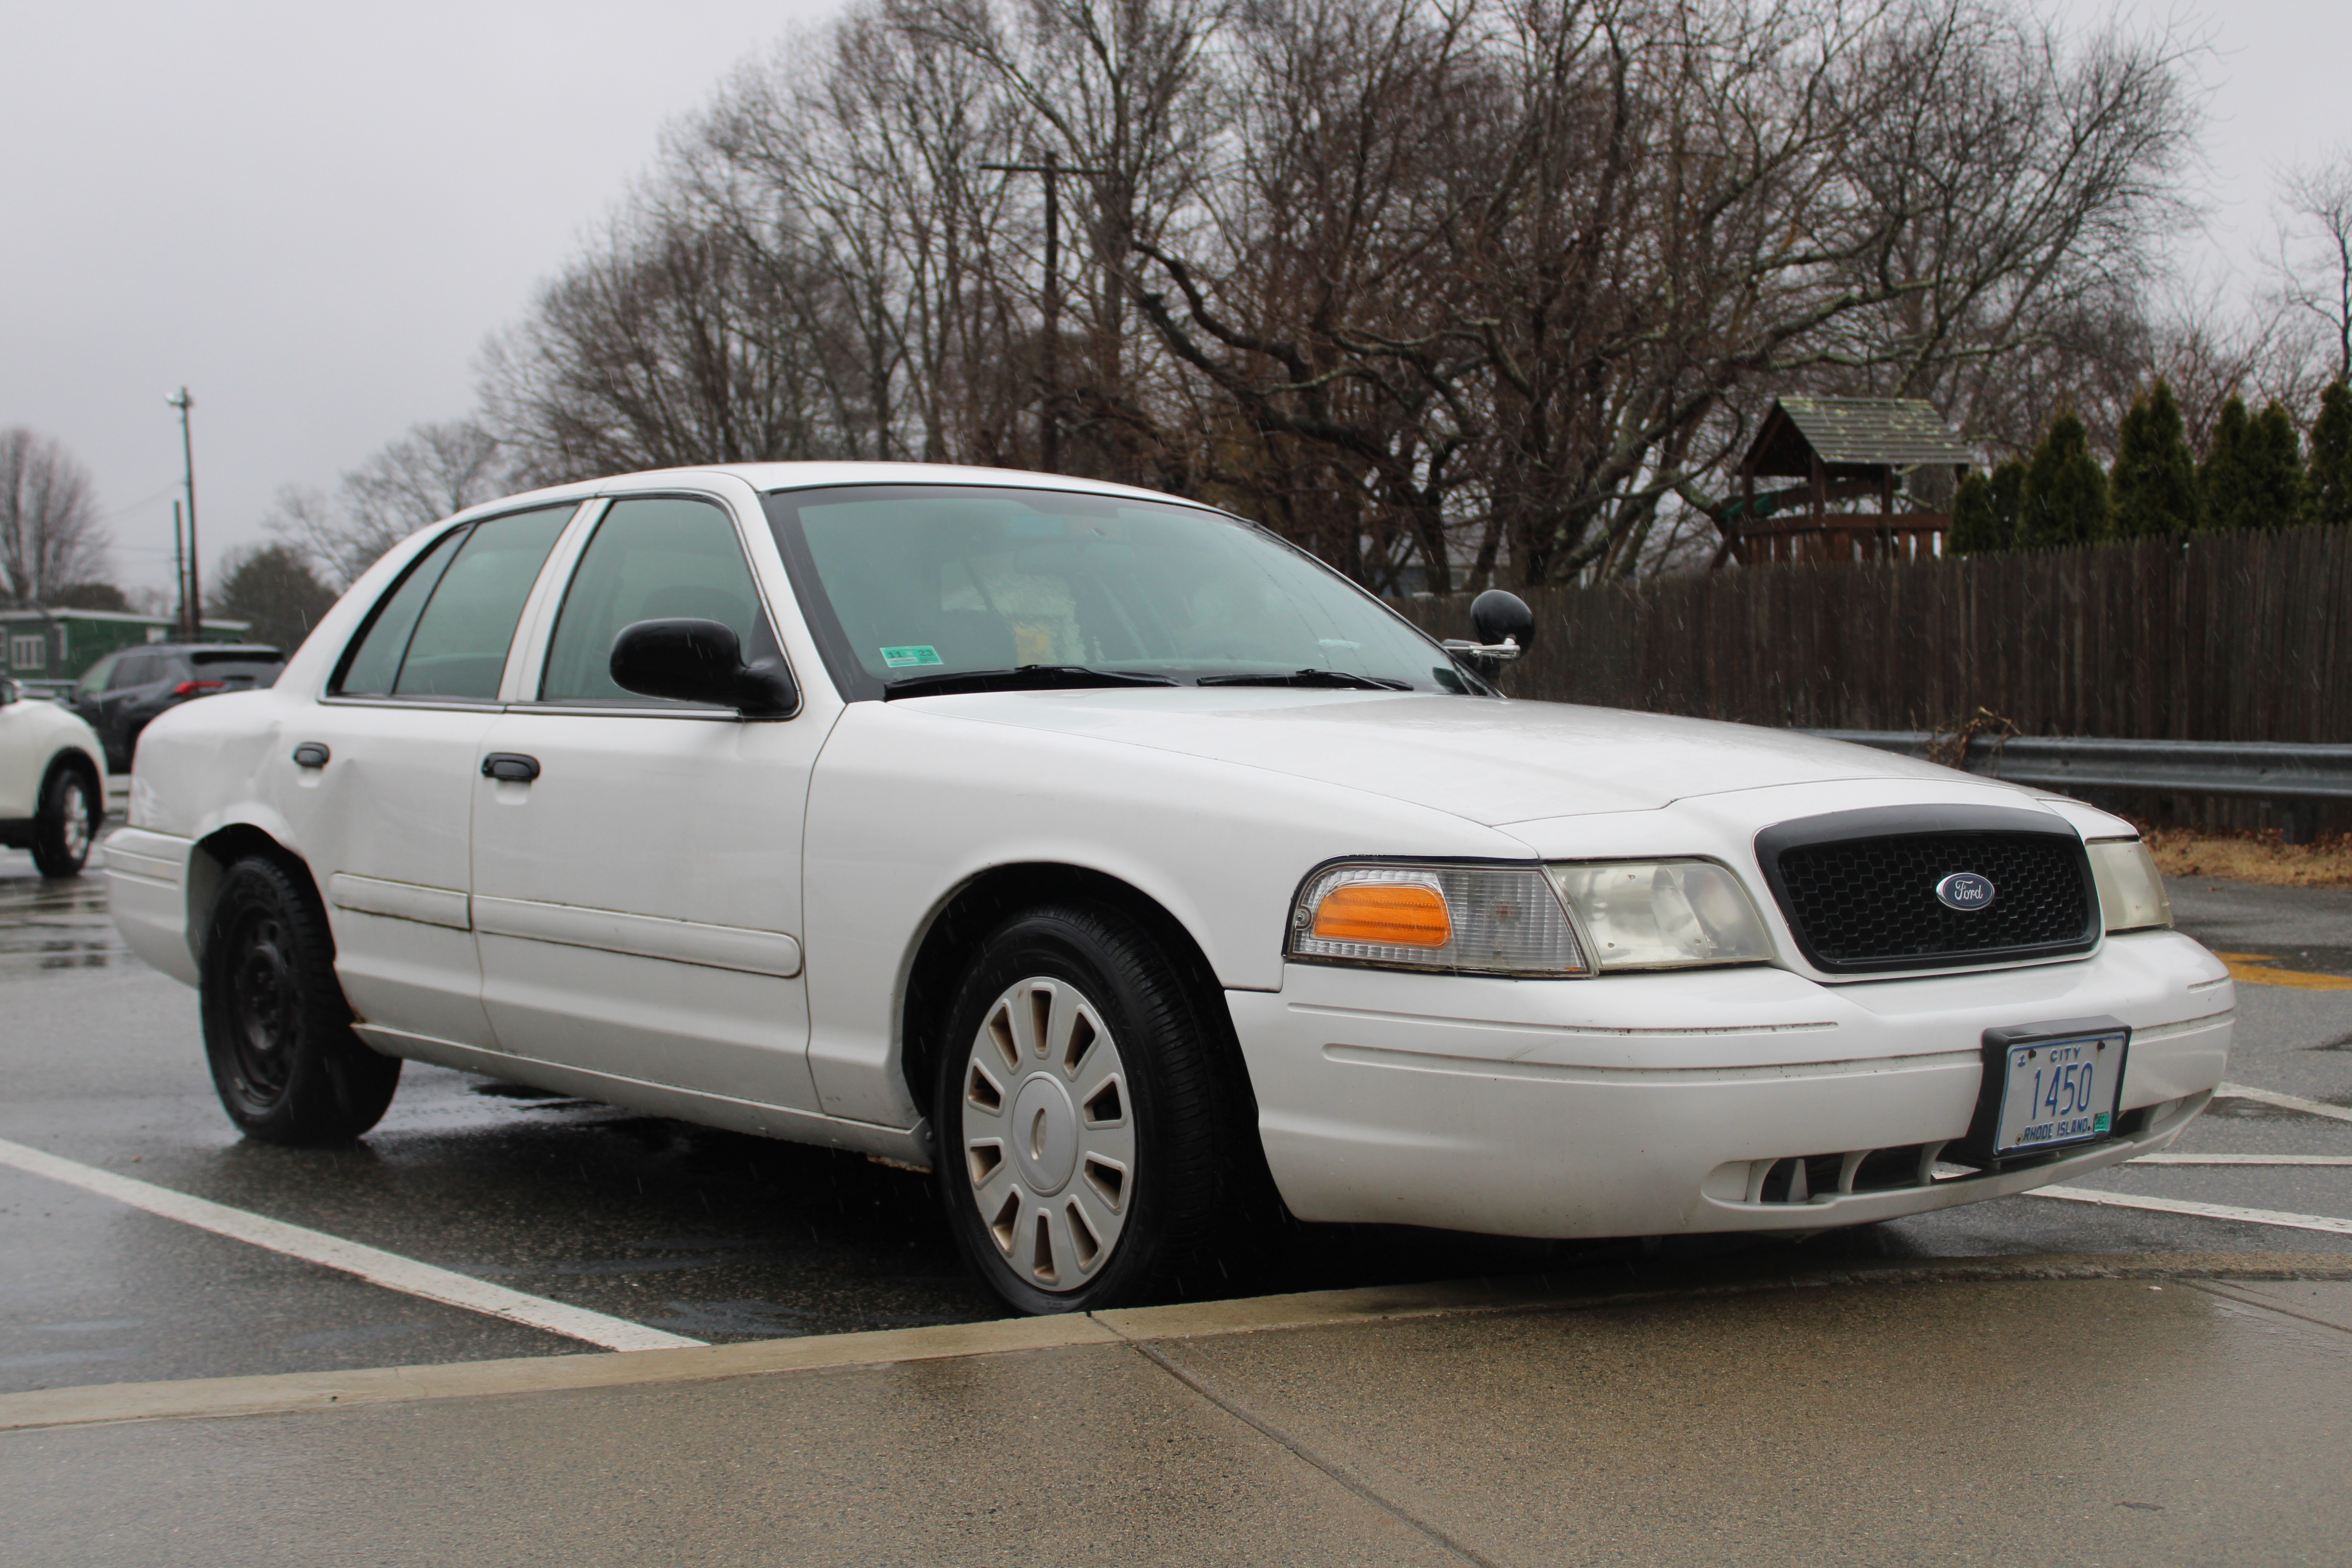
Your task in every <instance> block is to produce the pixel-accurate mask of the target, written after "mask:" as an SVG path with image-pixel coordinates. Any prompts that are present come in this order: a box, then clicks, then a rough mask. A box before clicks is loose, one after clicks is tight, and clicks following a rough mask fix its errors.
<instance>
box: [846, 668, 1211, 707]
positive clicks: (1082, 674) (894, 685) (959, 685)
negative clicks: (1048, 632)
mask: <svg viewBox="0 0 2352 1568" xmlns="http://www.w3.org/2000/svg"><path fill="white" fill-rule="evenodd" d="M1175 684H1176V682H1175V681H1173V680H1171V679H1169V678H1168V677H1167V676H1164V675H1130V674H1128V673H1125V672H1124V671H1120V670H1116V669H1089V668H1087V666H1085V665H1083V664H1024V665H1023V666H1021V667H1020V668H1018V669H959V670H953V671H950V670H941V671H940V673H939V674H937V675H905V676H900V677H899V678H898V679H896V680H891V681H886V682H884V683H883V687H882V700H883V701H885V702H896V701H897V700H898V699H899V698H901V697H952V696H955V695H956V694H958V693H959V692H965V691H1075V690H1077V689H1081V688H1084V687H1089V686H1173V685H1175Z"/></svg>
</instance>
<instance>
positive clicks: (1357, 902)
mask: <svg viewBox="0 0 2352 1568" xmlns="http://www.w3.org/2000/svg"><path fill="white" fill-rule="evenodd" d="M1315 934H1316V935H1317V936H1318V937H1320V938H1322V939H1323V940H1324V941H1326V942H1379V943H1381V944H1382V945H1384V946H1388V947H1444V945H1445V944H1446V943H1447V942H1452V941H1453V940H1454V921H1453V920H1452V919H1451V918H1449V917H1448V916H1447V914H1446V912H1445V896H1444V894H1443V893H1440V892H1439V891H1438V890H1437V889H1434V888H1432V887H1426V886H1424V885H1423V884H1421V883H1419V882H1347V883H1343V884H1341V885H1340V886H1339V887H1337V888H1334V889H1331V891H1330V892H1329V893H1328V894H1326V895H1325V896H1324V899H1323V901H1322V902H1321V903H1320V904H1318V905H1317V906H1316V908H1315Z"/></svg>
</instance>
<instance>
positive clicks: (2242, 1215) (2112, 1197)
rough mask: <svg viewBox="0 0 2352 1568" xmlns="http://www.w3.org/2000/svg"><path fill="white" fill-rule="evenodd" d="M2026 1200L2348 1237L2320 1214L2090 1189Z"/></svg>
mask: <svg viewBox="0 0 2352 1568" xmlns="http://www.w3.org/2000/svg"><path fill="white" fill-rule="evenodd" d="M2024 1195H2025V1196H2027V1197H2029V1198H2064V1199H2066V1200H2067V1201H2068V1202H2070V1203H2077V1204H2105V1205H2108V1206H2109V1207H2112V1208H2119V1209H2154V1210H2155V1211H2156V1212H2158V1214H2185V1215H2198V1216H2200V1217H2201V1218H2204V1219H2234V1220H2241V1221H2243V1222H2244V1223H2245V1224H2247V1225H2275V1226H2284V1227H2285V1228H2286V1229H2288V1230H2323V1231H2326V1232H2328V1233H2330V1234H2331V1235H2335V1236H2352V1219H2336V1218H2335V1217H2334V1216H2333V1215H2324V1214H2285V1213H2283V1212H2281V1211H2280V1210H2277V1209H2248V1208H2240V1207H2239V1206H2238V1205H2235V1204H2199V1203H2191V1202H2189V1200H2188V1199H2186V1198H2144V1197H2141V1196H2140V1195H2139V1194H2137V1193H2106V1192H2101V1191H2099V1190H2097V1189H2096V1188H2094V1187H2036V1188H2035V1189H2034V1190H2033V1191H2032V1192H2030V1193H2027V1194H2024Z"/></svg>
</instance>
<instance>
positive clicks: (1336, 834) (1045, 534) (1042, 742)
mask: <svg viewBox="0 0 2352 1568" xmlns="http://www.w3.org/2000/svg"><path fill="white" fill-rule="evenodd" d="M1504 597H1505V598H1506V599H1507V596H1504ZM1514 613H1516V614H1517V615H1523V614H1524V607H1523V606H1518V605H1517V604H1516V602H1515V601H1514V602H1508V603H1504V604H1501V605H1498V606H1497V607H1496V608H1495V610H1494V612H1493V616H1492V617H1490V618H1491V619H1492V620H1493V622H1494V624H1496V625H1497V626H1508V625H1511V624H1512V622H1513V620H1514V618H1515V615H1514ZM1517 629H1519V630H1520V631H1521V635H1524V623H1523V622H1521V623H1519V624H1518V627H1517ZM1498 651H1499V650H1498V649H1497V648H1496V647H1485V648H1475V647H1450V648H1449V647H1441V646H1440V645H1438V644H1437V643H1435V642H1433V641H1431V640H1430V639H1429V638H1427V637H1424V636H1423V634H1422V633H1421V632H1419V631H1417V630H1416V629H1414V628H1413V627H1412V626H1411V625H1409V624H1407V623H1406V622H1405V621H1403V620H1402V619H1401V618H1400V617H1398V616H1395V615H1393V614H1392V613H1391V612H1390V611H1389V610H1388V609H1387V608H1385V607H1384V606H1382V605H1381V604H1380V603H1379V602H1378V601H1376V600H1374V599H1372V598H1370V597H1369V596H1368V595H1364V594H1363V593H1361V592H1360V591H1358V590H1357V589H1356V588H1354V587H1353V586H1351V585H1350V584H1348V583H1347V582H1346V581H1344V580H1343V579H1342V578H1340V577H1339V576H1338V575H1337V574H1334V573H1332V572H1330V571H1328V569H1326V568H1324V567H1323V566H1321V565H1318V563H1315V562H1314V561H1312V560H1310V559H1309V558H1307V556H1305V555H1303V554H1301V553H1299V552H1297V551H1295V550H1293V549H1291V548H1290V547H1288V546H1287V545H1285V544H1283V543H1282V542H1279V541H1278V540H1276V538H1274V537H1273V536H1272V535H1271V534H1268V533H1266V532H1265V531H1261V530H1258V529H1255V528H1253V527H1251V526H1249V525H1247V524H1245V523H1244V522H1241V521H1236V520H1234V519H1233V518H1231V517H1229V516H1226V515H1225V514H1223V513H1221V512H1218V511H1214V510H1209V509H1207V508H1204V507H1201V506H1196V505H1192V504H1189V503H1185V502H1181V501H1177V500H1170V499H1168V498H1166V497H1162V496H1158V495H1153V494H1150V493H1149V492H1145V491H1140V490H1134V489H1123V488H1120V487H1117V486H1110V485H1100V484H1093V483H1088V482H1086V481H1081V480H1073V479H1059V478H1054V477H1049V476H1043V475H1033V474H1017V473H1002V472H994V471H986V470H975V469H958V468H925V467H912V466H897V465H887V466H886V465H864V464H793V465H760V466H744V467H730V468H709V469H693V470H678V471H674V472H666V473H655V474H642V475H635V476H632V477H630V478H626V479H613V480H607V481H604V482H601V483H596V484H589V485H580V486H575V487H572V488H568V489H552V490H546V491H541V492H539V493H536V494H532V495H527V496H521V497H518V498H515V499H514V500H508V501H503V502H500V503H499V504H497V505H494V506H488V507H483V508H480V509H478V510H474V511H470V512H467V513H465V514H463V515H461V516H459V517H457V518H455V519H452V520H451V521H448V522H446V523H443V524H440V525H437V526H436V527H433V528H430V529H427V530H425V531H423V532H421V533H419V534H418V535H416V536H415V538H414V539H412V540H410V541H408V542H406V543H405V544H404V545H403V546H401V547H400V548H399V549H396V550H394V552H392V553H391V554H390V555H389V556H387V557H386V558H385V559H384V560H383V561H382V562H381V563H378V564H377V565H376V566H375V567H374V568H373V570H372V571H370V572H369V573H368V574H367V575H366V576H365V577H364V578H362V580H361V581H360V582H359V583H358V584H356V585H355V586H354V587H353V588H352V591H351V593H349V594H348V595H345V596H344V598H343V600H342V602H341V604H340V605H337V606H336V607H335V609H334V610H333V612H332V613H331V614H330V615H329V616H327V618H326V619H325V620H324V621H323V622H322V623H321V624H320V627H319V629H318V630H317V631H316V632H315V633H314V634H313V635H312V636H311V637H310V640H309V642H307V643H306V644H304V646H303V647H302V649H301V651H300V652H299V654H298V655H297V656H296V657H295V658H294V659H293V660H292V662H291V663H290V664H289V665H288V667H287V668H286V671H285V673H284V675H283V676H282V677H281V678H280V679H278V683H277V685H276V686H274V687H272V688H270V689H268V690H262V691H254V692H249V693H237V694H232V695H228V696H224V697H220V698H216V699H215V700H211V701H206V702H197V703H190V704H188V705H187V706H185V707H183V708H179V709H176V710H173V711H171V712H170V713H167V714H166V715H164V716H163V718H161V719H159V720H158V721H156V722H155V723H154V724H153V726H152V728H150V729H149V730H148V731H147V733H146V736H145V739H144V741H143V743H142V750H141V755H140V767H139V772H138V773H137V775H136V776H135V778H134V780H133V785H132V798H131V826H129V827H128V828H127V829H125V830H123V831H121V832H120V833H118V834H117V835H116V836H115V837H113V838H112V839H111V840H110V842H109V844H108V847H107V868H108V874H109V876H110V879H111V885H112V894H113V907H114V910H115V918H116V919H117V921H119V922H120V924H121V928H122V931H123V933H124V935H125V936H126V937H127V938H128V940H129V941H130V942H131V945H132V946H133V947H134V948H136V949H137V951H138V952H140V953H141V954H142V955H143V956H144V957H146V958H147V959H148V960H149V961H150V962H152V963H154V964H156V965H157V966H159V967H161V968H163V969H164V970H167V971H169V972H170V973H173V974H176V975H178V976H179V977H180V978H182V979H184V980H185V981H187V982H188V983H190V984H194V985H197V986H199V987H201V989H202V994H203V1008H202V1012H203V1018H204V1028H205V1044H206V1047H207V1050H208V1052H209V1054H210V1057H211V1063H212V1068H213V1072H214V1075H215V1079H216V1081H217V1083H218V1085H219V1089H220V1094H221V1098H222V1100H223V1101H224V1103H225V1104H226V1107H227V1109H228V1111H229V1114H230V1115H231V1116H232V1117H233V1118H234V1119H235V1120H236V1122H237V1123H238V1124H239V1125H240V1126H241V1127H243V1128H244V1129H245V1130H246V1131H247V1132H249V1133H251V1134H252V1135H254V1136H257V1137H262V1138H271V1139H279V1140H287V1141H296V1142H304V1141H321V1140H331V1139H344V1138H351V1137H354V1136H356V1135H358V1134H360V1133H362V1132H364V1131H367V1129H368V1128H370V1127H371V1126H373V1124H374V1122H375V1121H376V1120H377V1118H378V1117H379V1116H380V1115H381V1114H382V1113H383V1110H384V1108H385V1106H386V1104H387V1102H388V1101H389V1100H390V1099H391V1096H392V1093H393V1090H394V1082H395V1080H396V1079H397V1076H398V1073H399V1067H400V1061H401V1058H417V1059H420V1060H425V1061H432V1062H440V1063H445V1064H447V1065H449V1066H451V1067H455V1068H464V1069H467V1070H468V1071H473V1072H480V1073H488V1074H492V1075H495V1076H497V1077H499V1078H501V1079H514V1080H519V1081H521V1082H525V1083H530V1084H535V1085H538V1086H541V1087H543V1088H546V1089H552V1090H557V1091H560V1092H563V1093H568V1094H575V1095H580V1096H583V1097H588V1098H593V1099H597V1100H608V1101H613V1102H615V1103H619V1104H624V1105H629V1106H635V1107H639V1108H642V1109H644V1110H648V1111H653V1112H657V1113H660V1114H663V1115H667V1116H675V1117H681V1118H685V1119H687V1120H690V1121H702V1122H708V1123H711V1124H713V1125H716V1126H721V1127H729V1128H735V1129H740V1130H742V1131H749V1132H757V1133H765V1134H769V1135H772V1136H775V1137H780V1138H791V1139H800V1140H805V1141H808V1142H817V1143H827V1144H833V1145H836V1146H840V1147H843V1148H847V1149H855V1150H863V1151H865V1152H867V1153H870V1154H873V1155H876V1156H878V1157H881V1158H883V1159H886V1160H892V1161H899V1162H904V1163H909V1164H915V1165H919V1166H926V1167H929V1168H932V1169H934V1170H936V1172H937V1173H938V1180H939V1183H940V1190H941V1194H942V1197H943V1200H944V1202H945V1204H946V1206H947V1211H948V1213H949V1215H950V1217H951V1220H952V1223H953V1225H954V1227H955V1230H956V1234H957V1235H958V1237H959V1238H960V1239H961V1245H962V1246H963V1247H964V1249H965V1251H966V1252H967V1254H968V1255H969V1257H970V1258H971V1261H972V1263H973V1265H974V1267H975V1268H978V1269H979V1271H980V1272H981V1273H982V1275H983V1276H985V1277H986V1279H988V1281H989V1282H990V1283H991V1284H992V1286H993V1287H994V1288H995V1289H997V1290H998V1291H1000V1292H1001V1293H1002V1294H1003V1296H1004V1297H1005V1298H1006V1299H1007V1300H1010V1301H1012V1302H1013V1304H1015V1305H1016V1306H1019V1307H1022V1308H1024V1309H1027V1310H1039V1311H1052V1310H1070V1309H1076V1308H1085V1307H1093V1306H1099V1305H1102V1304H1105V1303H1107V1302H1111V1301H1116V1300H1130V1299H1134V1298H1136V1297H1138V1296H1139V1295H1143V1294H1147V1293H1149V1292H1151V1291H1154V1290H1159V1289H1168V1288H1169V1287H1170V1285H1171V1281H1178V1280H1181V1279H1182V1278H1183V1277H1184V1274H1185V1271H1186V1270H1187V1269H1188V1268H1194V1267H1196V1266H1197V1265H1198V1264H1199V1263H1200V1262H1201V1261H1202V1260H1203V1259H1206V1258H1213V1257H1214V1256H1215V1255H1217V1254H1218V1252H1219V1250H1220V1249H1221V1248H1223V1247H1227V1246H1229V1245H1232V1244H1233V1243H1234V1239H1235V1237H1237V1236H1238V1235H1239V1234H1240V1231H1241V1229H1242V1228H1243V1227H1242V1226H1240V1225H1239V1224H1238V1223H1237V1220H1236V1216H1237V1215H1244V1214H1246V1213H1247V1212H1249V1211H1251V1210H1252V1209H1253V1208H1254V1207H1255V1206H1258V1201H1259V1197H1260V1194H1263V1193H1264V1192H1265V1190H1266V1188H1267V1186H1268V1184H1269V1182H1270V1184H1271V1187H1272V1189H1273V1190H1275V1191H1277V1192H1278V1193H1279V1194H1280V1197H1281V1199H1282V1201H1283V1203H1284V1204H1285V1205H1286V1206H1287V1208H1288V1210H1289V1211H1290V1213H1291V1214H1293V1215H1297V1216H1298V1217H1300V1218H1303V1219H1307V1220H1334V1221H1385V1222H1397V1223H1404V1224H1412V1225H1422V1226H1445V1227H1451V1228H1455V1229H1462V1230H1471V1231H1484V1232H1491V1233H1499V1234H1507V1235H1514V1236H1525V1237H1601V1236H1656V1235H1664V1234H1669V1233H1682V1232H1709V1231H1755V1230H1776V1229H1780V1230H1816V1229H1820V1228H1822V1227H1825V1226H1839V1225H1850V1224H1854V1223H1858V1222H1867V1221H1872V1220H1878V1219H1885V1218H1887V1217H1890V1216H1894V1215H1907V1214H1916V1213H1918V1212H1920V1211H1922V1210H1926V1209H1934V1208H1940V1207H1944V1206H1947V1205H1955V1204H1961V1203H1967V1202H1969V1201H1971V1200H1973V1199H1977V1198H1987V1197H1993V1196H1996V1195H1999V1194H2007V1193H2016V1192H2021V1191H2023V1190H2025V1189H2027V1188H2030V1187H2034V1186H2038V1185H2041V1184H2044V1183H2048V1182H2053V1181H2057V1180H2060V1179H2062V1178H2064V1177H2068V1176H2073V1175H2076V1174H2079V1173H2083V1172H2084V1171H2088V1170H2092V1169H2095V1168H2096V1167H2099V1166H2102V1165H2107V1164H2112V1163H2116V1162H2117V1161H2120V1160H2125V1159H2127V1158H2129V1157H2131V1156H2132V1155H2134V1154H2137V1153H2141V1152H2147V1151H2149V1150H2153V1149H2158V1148H2161V1147H2162V1146H2164V1145H2165V1144H2166V1143H2167V1142H2169V1141H2170V1140H2171V1139H2172V1138H2173V1137H2174V1136H2175V1135H2177V1134H2178V1133H2179V1131H2180V1130H2181V1128H2182V1127H2183V1126H2184V1125H2186V1124H2187V1122H2188V1121H2189V1119H2190V1118H2191V1117H2193V1116H2195V1115H2196V1114H2197V1112H2198V1111H2199V1110H2200V1109H2201V1108H2202V1107H2203V1106H2204V1105H2205V1103H2206V1101H2207V1100H2208V1099H2209V1098H2210V1095H2211V1093H2212V1090H2213V1089H2214V1087H2215V1085H2216V1083H2217V1082H2218V1081H2219V1080H2220V1078H2221V1069H2222V1063H2223V1059H2224V1058H2225V1056H2226V1054H2227V1051H2228V1047H2229V1042H2230V1032H2231V1006H2232V996H2231V984H2230V979H2229V975H2228V973H2227V972H2226V971H2225V970H2224V969H2223V967H2222V965H2221V963H2219V962H2217V961H2216V960H2215V959H2214V958H2213V957H2212V956H2211V955H2210V954H2209V953H2207V952H2205V951H2204V950H2203V949H2202V948H2200V946H2198V945H2197V944H2196V943H2195V942H2191V941H2189V939H2187V938H2186V937H2183V936H2180V935H2179V934H2177V933H2175V932H2174V931H2171V930H2170V929H2169V927H2170V916H2169V911H2168V908H2167V906H2166V903H2165V900H2164V895H2163V890H2162V884H2161V882H2160V880H2159V879H2158V877H2157V876H2156V873H2155V870H2154V868H2153V866H2152V864H2151V862H2150V860H2149V858H2148V857H2147V852H2146V850H2145V849H2144V848H2143V847H2141V846H2140V844H2139V843H2138V841H2137V838H2136V837H2134V835H2133V833H2132V830H2131V828H2130V826H2128V825H2127V824H2126V823H2124V822H2122V821H2120V820H2118V819H2116V818H2115V817H2112V816H2106V815H2105V814H2103V813H2101V812H2098V811H2095V810H2093V809H2091V808H2089V807H2087V806H2084V805H2080V804H2077V803H2074V802H2071V801H2064V800H2052V799H2046V798H2041V797H2038V796H2036V795H2032V794H2031V793H2028V792H2025V791H2021V790H2019V789H2016V788H2012V787H2010V786H2007V785H2003V784H1995V783H1991V782H1989V781H1986V780H1981V779H1976V778H1971V777H1969V776H1967V775H1965V774H1961V773H1954V772H1951V771H1948V770H1946V769H1943V768H1938V767H1934V766H1931V765H1928V764H1927V763H1916V762H1910V761H1906V760H1904V759H1901V758H1895V757H1890V756H1885V755H1882V754H1879V753H1876V752H1869V751H1864V750H1862V749H1859V748H1854V747H1849V746H1843V745H1837V744H1832V743H1829V742H1821V741H1815V740H1811V739H1808V738H1805V737H1802V736H1799V735H1792V734H1786V733H1780V732H1776V731H1763V730H1755V729H1748V728H1743V727H1739V726H1735V725H1727V724H1717V723H1706V722H1701V721H1692V720H1683V719H1670V718H1660V717H1655V716H1651V715H1643V714H1637V713H1627V712H1619V711H1613V710H1598V709H1589V708H1573V707H1563V706H1559V705H1554V704H1549V703H1539V702H1525V701H1507V700H1503V699H1502V698H1500V697H1498V696H1497V695H1496V693H1495V691H1494V690H1493V689H1492V688H1491V686H1490V685H1489V684H1488V683H1487V680H1486V678H1485V677H1486V673H1488V672H1491V670H1492V669H1493V668H1494V661H1495V659H1496V657H1497V653H1498ZM1212 1277H1213V1276H1212Z"/></svg>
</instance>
